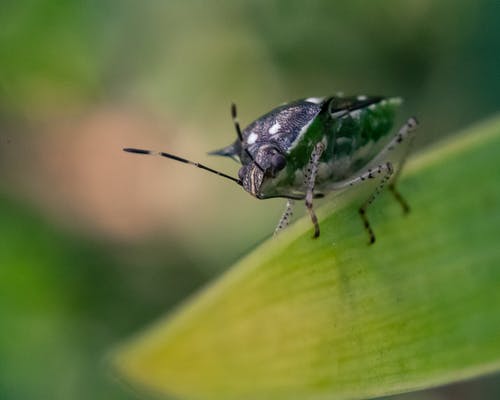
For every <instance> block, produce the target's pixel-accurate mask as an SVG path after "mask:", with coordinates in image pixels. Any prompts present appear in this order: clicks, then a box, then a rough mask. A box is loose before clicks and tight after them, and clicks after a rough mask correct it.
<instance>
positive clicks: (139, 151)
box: [123, 147, 242, 186]
mask: <svg viewBox="0 0 500 400" xmlns="http://www.w3.org/2000/svg"><path fill="white" fill-rule="evenodd" d="M123 151H126V152H127V153H134V154H146V155H150V156H161V157H165V158H170V159H171V160H175V161H179V162H182V163H185V164H190V165H194V166H195V167H197V168H200V169H204V170H205V171H208V172H211V173H212V174H215V175H219V176H222V177H223V178H226V179H230V180H232V181H233V182H236V183H237V184H238V185H240V186H241V185H242V182H241V180H239V179H237V178H234V177H232V176H230V175H227V174H225V173H224V172H221V171H217V170H216V169H213V168H210V167H207V166H206V165H203V164H200V163H197V162H194V161H190V160H186V159H185V158H182V157H179V156H176V155H174V154H170V153H166V152H164V151H152V150H144V149H135V148H131V147H126V148H124V149H123Z"/></svg>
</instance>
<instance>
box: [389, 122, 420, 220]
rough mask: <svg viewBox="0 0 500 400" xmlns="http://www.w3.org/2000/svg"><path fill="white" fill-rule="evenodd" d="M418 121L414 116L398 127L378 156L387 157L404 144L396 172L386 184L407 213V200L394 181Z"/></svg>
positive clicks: (397, 176)
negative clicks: (397, 130)
mask: <svg viewBox="0 0 500 400" xmlns="http://www.w3.org/2000/svg"><path fill="white" fill-rule="evenodd" d="M417 125H418V121H417V119H416V118H415V117H411V118H410V119H409V120H408V121H406V123H405V124H404V125H403V126H402V127H401V128H400V130H399V132H398V134H397V135H396V136H395V137H394V139H392V140H391V142H390V143H389V144H388V145H387V146H386V148H385V149H383V150H382V152H381V153H380V158H381V159H384V158H388V155H389V154H388V153H390V152H392V151H393V150H394V149H395V148H396V147H398V146H399V145H400V144H403V143H404V144H406V146H405V148H404V152H403V154H402V155H401V156H400V159H399V162H398V166H397V168H396V173H395V174H394V177H393V179H392V180H391V182H390V183H389V185H388V189H389V191H390V192H391V193H392V195H393V196H394V198H395V199H396V201H397V202H398V203H399V204H400V205H401V207H402V208H403V213H404V214H407V213H408V212H410V206H409V205H408V202H407V201H406V200H405V199H404V197H403V196H402V195H401V193H400V192H399V190H398V189H397V188H396V183H397V181H398V178H399V175H400V174H401V170H402V169H403V166H404V164H405V162H406V159H407V158H408V154H409V153H410V150H411V146H412V144H413V140H414V139H415V135H413V134H412V133H413V132H414V131H415V129H416V128H417Z"/></svg>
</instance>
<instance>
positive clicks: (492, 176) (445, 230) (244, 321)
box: [112, 118, 500, 400]
mask: <svg viewBox="0 0 500 400" xmlns="http://www.w3.org/2000/svg"><path fill="white" fill-rule="evenodd" d="M499 155H500V119H498V118H497V119H493V120H490V121H488V122H485V123H483V124H481V125H477V126H475V127H472V128H470V129H468V130H467V131H465V132H463V133H461V134H459V135H455V136H454V137H452V138H450V139H448V140H447V141H446V142H444V143H440V144H437V145H435V146H433V147H432V148H431V149H429V150H427V151H425V152H423V153H421V154H420V155H418V156H416V157H414V158H412V159H411V160H410V162H409V165H408V168H407V169H406V171H405V173H404V174H403V176H402V179H401V185H400V190H401V192H402V193H404V195H405V197H406V198H407V199H408V200H409V202H410V204H411V208H412V211H411V213H410V214H409V215H408V216H403V215H402V213H401V208H400V207H399V206H398V204H397V203H396V202H394V200H393V199H392V198H391V197H390V196H389V195H388V194H383V195H382V196H380V198H379V199H377V201H376V202H375V203H374V205H373V207H372V208H370V210H369V216H370V220H371V223H372V225H373V228H374V230H375V233H376V235H377V242H376V244H375V245H373V246H368V245H367V236H366V232H365V231H364V230H363V225H362V223H361V221H360V219H359V216H358V213H357V208H358V206H359V204H360V200H362V199H360V198H359V196H358V197H357V196H356V194H351V195H345V196H341V197H337V198H334V199H333V200H332V202H331V203H329V204H327V205H325V206H324V207H322V208H321V209H320V210H319V216H320V223H321V228H322V234H321V236H320V238H319V239H316V240H313V239H312V238H311V235H312V230H311V225H310V221H309V220H308V219H303V220H300V221H298V222H297V223H296V224H294V225H293V226H292V227H291V228H290V229H289V230H288V231H286V232H284V233H283V234H282V235H280V236H279V237H278V238H275V239H269V240H268V241H267V242H265V243H264V244H262V245H261V246H260V247H258V248H257V249H256V250H254V251H253V252H252V253H251V254H249V255H248V256H247V257H245V258H244V259H243V260H241V261H240V262H239V263H237V264H236V265H235V266H233V267H232V268H231V269H230V270H229V272H227V273H226V274H225V275H224V276H222V277H221V278H220V279H219V280H218V281H216V282H214V283H213V284H212V285H211V286H209V287H208V288H207V289H205V290H204V291H203V292H201V293H200V294H198V295H197V296H195V297H193V298H192V299H191V300H190V301H188V302H187V303H186V304H184V305H183V306H182V307H180V308H179V309H178V310H177V311H176V312H175V313H174V314H173V315H171V316H169V317H168V318H166V319H165V320H163V321H160V322H158V323H157V324H156V325H155V326H153V327H151V328H150V329H148V330H146V331H145V332H144V333H143V334H141V335H139V336H137V337H136V338H134V339H132V340H130V341H129V342H128V343H126V344H124V345H123V346H121V347H120V348H119V349H118V350H117V351H116V352H114V353H113V356H112V359H113V363H114V365H115V366H116V367H117V369H118V371H119V372H120V374H121V375H122V376H124V377H125V378H126V379H128V380H129V381H131V382H132V383H133V384H135V385H137V386H139V387H143V388H146V389H148V390H150V391H152V392H155V393H158V394H170V395H173V396H174V397H178V398H186V399H261V400H262V399H337V400H341V399H368V398H373V397H376V396H382V395H386V394H391V393H398V392H403V391H410V390H414V389H418V388H427V387H431V386H435V385H439V384H444V383H447V382H452V381H457V380H461V379H465V378H470V377H474V376H478V375H481V374H485V373H488V372H492V371H496V370H498V369H500V244H499V240H500V166H499V162H498V157H499ZM221 251H223V250H222V249H221Z"/></svg>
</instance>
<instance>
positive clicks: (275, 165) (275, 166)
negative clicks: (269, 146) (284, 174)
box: [271, 153, 286, 175]
mask: <svg viewBox="0 0 500 400" xmlns="http://www.w3.org/2000/svg"><path fill="white" fill-rule="evenodd" d="M285 165H286V158H285V156H284V155H283V154H280V153H276V154H275V155H274V156H273V157H272V158H271V166H272V172H273V175H275V174H276V173H277V172H279V171H281V170H282V169H283V168H285Z"/></svg>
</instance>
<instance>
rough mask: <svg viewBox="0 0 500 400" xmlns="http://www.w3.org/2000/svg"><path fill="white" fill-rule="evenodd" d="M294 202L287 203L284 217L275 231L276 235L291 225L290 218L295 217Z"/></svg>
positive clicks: (289, 200)
mask: <svg viewBox="0 0 500 400" xmlns="http://www.w3.org/2000/svg"><path fill="white" fill-rule="evenodd" d="M294 203H295V202H294V200H292V199H288V200H287V202H286V208H285V211H284V212H283V215H282V216H281V218H280V221H279V222H278V226H276V229H275V230H274V235H275V236H276V235H277V234H278V233H279V232H280V231H281V230H283V229H285V228H286V227H287V226H288V224H289V223H290V218H292V215H293V205H294Z"/></svg>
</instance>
